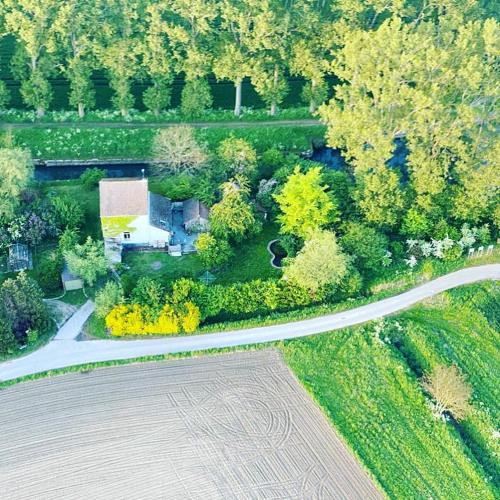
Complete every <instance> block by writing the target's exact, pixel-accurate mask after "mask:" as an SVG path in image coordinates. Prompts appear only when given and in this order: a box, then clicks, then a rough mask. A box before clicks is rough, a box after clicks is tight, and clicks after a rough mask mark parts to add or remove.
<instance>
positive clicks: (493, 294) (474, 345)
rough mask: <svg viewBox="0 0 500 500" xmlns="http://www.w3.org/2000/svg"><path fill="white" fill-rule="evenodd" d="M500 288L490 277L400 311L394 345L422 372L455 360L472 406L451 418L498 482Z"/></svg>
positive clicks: (499, 445) (493, 478)
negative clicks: (469, 389) (467, 413)
mask: <svg viewBox="0 0 500 500" xmlns="http://www.w3.org/2000/svg"><path fill="white" fill-rule="evenodd" d="M499 313H500V288H498V285H495V284H493V283H484V284H480V285H474V286H471V287H466V288H463V289H457V290H453V291H450V292H448V293H446V294H443V296H441V297H440V300H437V301H431V303H430V304H428V305H421V306H419V307H415V308H414V309H412V310H410V311H408V312H406V313H404V314H402V315H401V320H402V321H401V324H402V327H400V329H399V330H398V331H396V332H394V333H393V336H394V337H395V341H396V345H398V347H399V350H400V351H401V353H402V354H403V356H404V357H405V359H406V360H407V362H408V364H409V365H410V366H411V368H412V370H413V371H414V372H415V373H416V374H417V375H418V376H421V375H422V374H423V373H426V372H429V371H430V370H432V368H434V367H435V366H436V365H440V364H447V365H449V364H455V365H456V366H458V368H459V369H460V371H461V372H462V373H463V374H464V376H465V377H466V380H467V382H468V383H469V384H470V385H471V387H472V390H473V401H472V404H473V411H472V413H471V415H470V416H469V417H468V418H467V419H465V420H464V421H461V422H455V424H454V425H455V426H456V428H457V429H458V431H459V432H460V434H461V436H462V438H463V440H464V442H465V443H466V444H467V446H468V447H469V449H470V450H471V451H472V452H473V453H474V456H475V458H476V459H477V460H478V462H479V463H480V464H481V465H482V466H483V468H484V469H485V471H486V472H487V474H488V476H489V479H490V480H492V481H494V483H495V484H496V486H497V488H500V463H499V461H498V458H495V457H498V456H500V443H499V442H498V437H495V436H496V434H495V431H496V426H497V423H498V418H499V417H500V411H499V408H498V401H499V397H500V394H499V390H498V382H497V380H496V378H495V377H494V376H492V374H495V373H500V359H499V357H498V346H499V342H500V336H499V330H498V326H499V325H498V321H499V318H500V314H499Z"/></svg>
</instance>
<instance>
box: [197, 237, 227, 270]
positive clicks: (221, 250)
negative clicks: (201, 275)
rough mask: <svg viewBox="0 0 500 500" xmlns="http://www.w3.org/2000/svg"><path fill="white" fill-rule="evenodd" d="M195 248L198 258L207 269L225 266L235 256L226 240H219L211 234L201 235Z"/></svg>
mask: <svg viewBox="0 0 500 500" xmlns="http://www.w3.org/2000/svg"><path fill="white" fill-rule="evenodd" d="M195 247H196V251H197V252H198V257H199V258H200V260H201V261H202V262H203V264H204V265H205V267H206V268H207V269H212V268H213V267H216V266H220V265H221V264H224V263H225V262H227V261H228V260H229V259H230V258H231V256H232V255H233V251H232V250H231V247H230V245H229V243H228V242H227V241H226V240H224V239H220V238H219V239H218V238H216V237H215V236H213V235H212V234H210V233H202V234H200V235H199V236H198V239H197V240H196V243H195Z"/></svg>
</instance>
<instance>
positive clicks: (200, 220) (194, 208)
mask: <svg viewBox="0 0 500 500" xmlns="http://www.w3.org/2000/svg"><path fill="white" fill-rule="evenodd" d="M182 209H183V210H182V215H183V222H184V229H185V230H186V231H187V232H194V233H200V232H203V231H208V228H209V224H208V215H209V212H210V211H209V209H208V207H207V206H206V205H205V204H204V203H202V202H201V201H200V200H198V199H196V198H189V200H185V201H184V202H183V207H182Z"/></svg>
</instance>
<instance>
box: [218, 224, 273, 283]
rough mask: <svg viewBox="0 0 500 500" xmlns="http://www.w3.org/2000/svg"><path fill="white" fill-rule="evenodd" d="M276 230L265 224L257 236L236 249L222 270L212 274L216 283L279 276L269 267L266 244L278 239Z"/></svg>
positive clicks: (269, 258) (271, 225) (269, 257)
mask: <svg viewBox="0 0 500 500" xmlns="http://www.w3.org/2000/svg"><path fill="white" fill-rule="evenodd" d="M278 229H279V228H278V226H277V225H276V224H273V223H271V224H266V225H265V226H264V228H263V230H262V231H261V232H260V233H259V234H258V235H257V236H254V237H253V238H250V239H248V240H246V241H245V242H243V244H242V245H240V246H239V247H236V248H235V249H234V256H233V257H232V258H231V260H230V261H229V262H228V263H227V264H225V265H224V268H223V269H221V270H220V271H218V272H215V273H214V274H215V276H216V277H217V283H234V282H236V281H250V280H252V279H256V278H260V279H267V278H275V277H279V276H281V271H280V270H279V269H275V268H274V267H272V266H271V254H270V253H269V252H268V251H267V244H268V243H269V242H270V241H271V240H274V239H276V238H277V237H278Z"/></svg>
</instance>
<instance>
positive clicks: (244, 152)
mask: <svg viewBox="0 0 500 500" xmlns="http://www.w3.org/2000/svg"><path fill="white" fill-rule="evenodd" d="M217 156H218V158H219V159H220V160H221V162H222V165H223V166H224V169H225V170H226V172H227V173H228V175H229V177H234V176H236V175H243V176H245V177H247V178H249V179H253V178H254V177H255V175H256V174H257V151H256V150H255V148H254V147H253V146H252V145H251V144H250V143H249V142H248V141H246V140H245V139H239V138H237V137H233V136H231V137H227V138H226V139H224V140H222V141H221V142H220V144H219V147H218V148H217Z"/></svg>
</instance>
